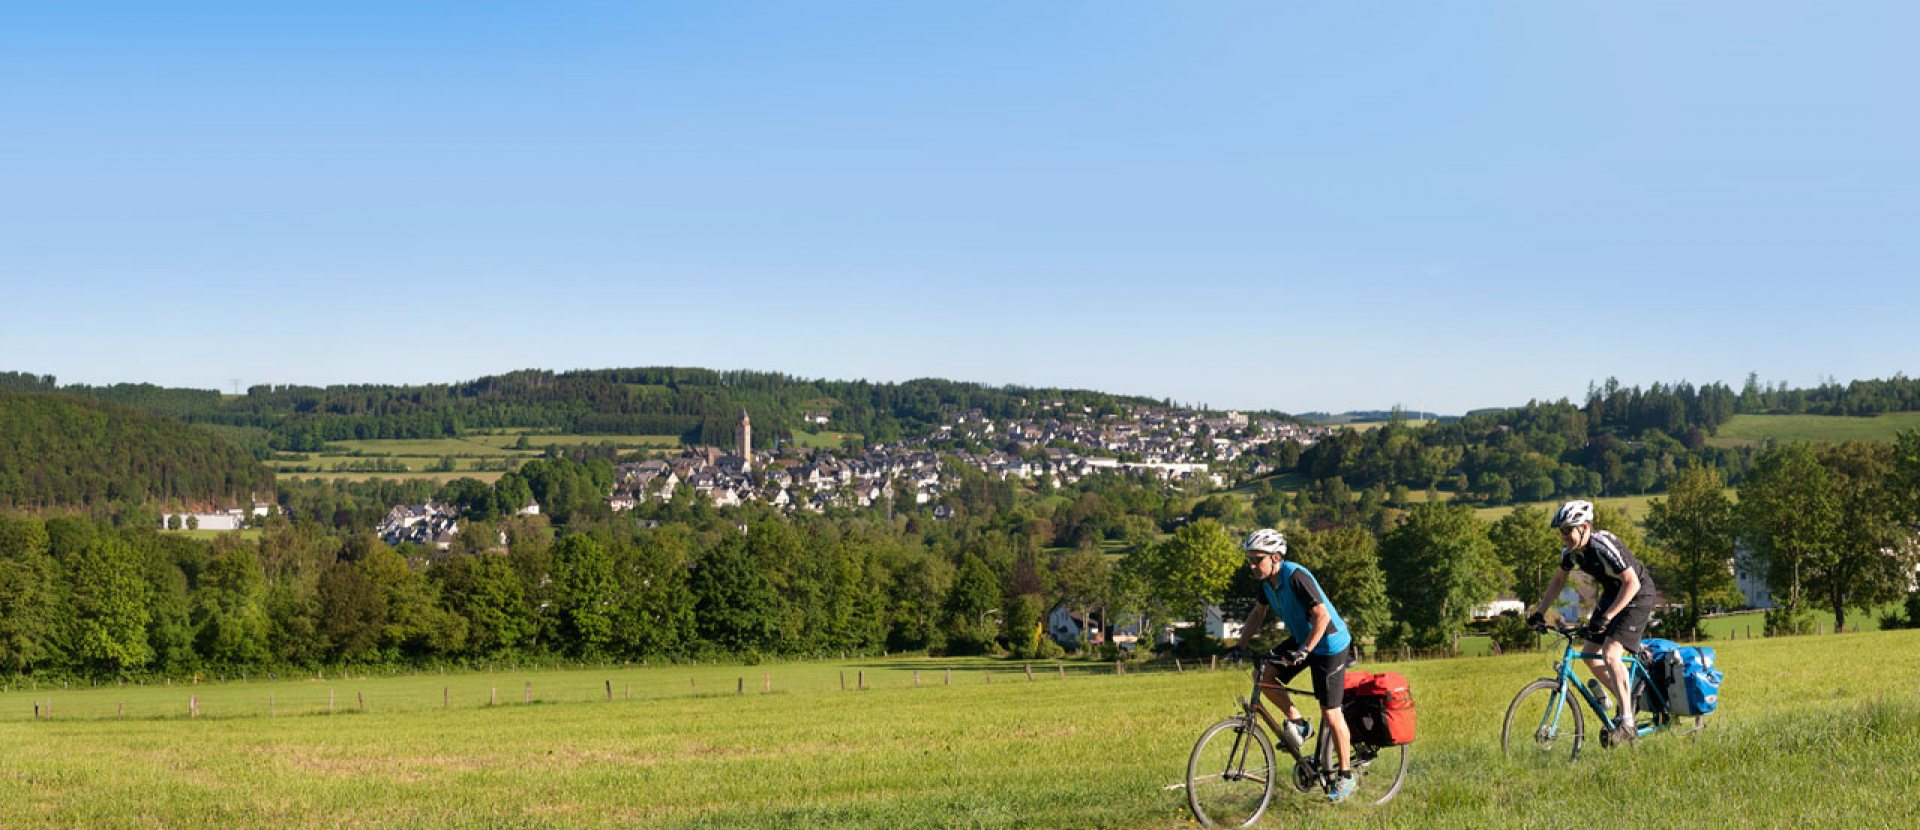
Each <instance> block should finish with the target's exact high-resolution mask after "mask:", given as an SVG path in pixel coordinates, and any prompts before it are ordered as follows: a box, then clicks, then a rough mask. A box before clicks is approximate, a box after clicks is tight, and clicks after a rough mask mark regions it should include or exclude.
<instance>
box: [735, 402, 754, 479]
mask: <svg viewBox="0 0 1920 830" xmlns="http://www.w3.org/2000/svg"><path fill="white" fill-rule="evenodd" d="M733 443H734V446H735V447H736V448H737V449H736V450H735V451H736V452H738V453H740V470H741V472H747V471H750V470H752V469H753V421H752V419H750V418H748V417H747V410H746V409H745V408H742V409H741V410H740V426H738V427H735V428H734V430H733Z"/></svg>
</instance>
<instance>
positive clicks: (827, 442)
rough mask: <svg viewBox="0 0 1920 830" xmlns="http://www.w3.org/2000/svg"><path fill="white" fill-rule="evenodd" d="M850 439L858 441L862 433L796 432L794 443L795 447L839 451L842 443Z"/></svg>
mask: <svg viewBox="0 0 1920 830" xmlns="http://www.w3.org/2000/svg"><path fill="white" fill-rule="evenodd" d="M848 438H853V439H856V440H858V439H859V438H860V433H857V432H796V433H794V434H793V443H794V446H797V447H806V448H809V449H828V450H837V449H840V444H841V442H842V441H845V440H846V439H848Z"/></svg>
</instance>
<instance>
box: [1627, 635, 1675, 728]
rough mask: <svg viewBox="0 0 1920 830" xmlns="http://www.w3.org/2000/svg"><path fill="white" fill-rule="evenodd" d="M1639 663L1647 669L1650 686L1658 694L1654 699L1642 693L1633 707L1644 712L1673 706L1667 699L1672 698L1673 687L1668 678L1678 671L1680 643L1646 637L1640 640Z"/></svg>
mask: <svg viewBox="0 0 1920 830" xmlns="http://www.w3.org/2000/svg"><path fill="white" fill-rule="evenodd" d="M1640 665H1641V666H1643V667H1645V668H1646V670H1647V677H1648V678H1650V679H1652V681H1653V682H1652V684H1651V685H1652V686H1653V687H1654V688H1655V689H1658V690H1659V692H1660V694H1659V697H1658V699H1657V700H1656V699H1655V698H1654V697H1653V696H1652V695H1651V694H1647V693H1643V694H1642V697H1641V699H1640V700H1637V701H1635V702H1634V708H1635V709H1637V710H1640V711H1644V712H1652V711H1661V710H1668V709H1671V708H1673V707H1671V706H1669V705H1667V701H1669V700H1673V687H1672V685H1670V683H1669V682H1668V679H1669V678H1671V677H1674V676H1675V675H1677V674H1678V673H1679V672H1680V644H1679V643H1676V642H1674V641H1672V640H1662V639H1660V638H1658V637H1648V638H1646V639H1643V640H1641V641H1640Z"/></svg>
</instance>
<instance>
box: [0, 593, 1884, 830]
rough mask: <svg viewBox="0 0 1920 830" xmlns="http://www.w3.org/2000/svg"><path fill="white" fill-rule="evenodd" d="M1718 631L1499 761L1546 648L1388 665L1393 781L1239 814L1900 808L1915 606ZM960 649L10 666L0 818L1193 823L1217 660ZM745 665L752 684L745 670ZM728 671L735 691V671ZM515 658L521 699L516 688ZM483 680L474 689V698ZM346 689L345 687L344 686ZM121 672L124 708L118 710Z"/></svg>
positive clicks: (1314, 821) (1689, 819) (1397, 822)
mask: <svg viewBox="0 0 1920 830" xmlns="http://www.w3.org/2000/svg"><path fill="white" fill-rule="evenodd" d="M1717 647H1718V649H1719V661H1720V665H1721V667H1722V668H1723V669H1724V670H1725V671H1726V672H1727V673H1728V675H1729V679H1728V681H1727V685H1726V686H1725V687H1724V688H1723V690H1722V693H1723V694H1722V711H1721V714H1719V715H1716V716H1715V718H1714V720H1713V724H1712V726H1711V728H1710V729H1709V730H1708V731H1707V732H1706V733H1705V734H1704V735H1702V736H1700V737H1699V738H1697V739H1689V738H1684V737H1681V736H1678V735H1656V736H1653V737H1651V738H1649V739H1646V740H1644V741H1642V742H1641V743H1640V745H1639V746H1637V747H1634V748H1631V749H1621V750H1612V751H1603V750H1600V749H1599V748H1597V747H1591V748H1590V749H1589V751H1588V752H1587V754H1586V755H1585V756H1584V757H1583V758H1582V759H1581V761H1579V762H1578V763H1577V764H1573V765H1555V766H1552V767H1549V768H1546V769H1533V768H1527V767H1522V766H1518V765H1514V764H1511V763H1509V762H1507V761H1506V760H1504V759H1503V757H1502V755H1501V754H1500V752H1499V747H1498V742H1499V730H1500V720H1501V717H1502V715H1503V714H1504V711H1505V706H1506V704H1507V702H1508V700H1509V699H1510V698H1511V697H1512V695H1513V693H1514V692H1515V691H1516V690H1518V689H1519V688H1520V686H1521V685H1523V684H1524V683H1526V682H1527V681H1528V680H1530V679H1532V678H1534V677H1536V676H1539V675H1541V674H1544V673H1545V672H1546V671H1547V670H1548V668H1549V663H1550V658H1549V657H1546V656H1543V655H1539V654H1530V655H1508V656H1504V657H1491V658H1461V659H1455V660H1444V661H1430V662H1415V663H1407V664H1398V665H1395V666H1394V669H1395V670H1397V671H1401V672H1402V673H1404V674H1406V675H1407V676H1408V677H1409V678H1410V680H1411V681H1412V684H1413V688H1414V693H1415V697H1416V700H1417V702H1418V705H1419V711H1420V739H1419V741H1418V743H1416V744H1415V747H1414V752H1413V768H1412V772H1411V774H1410V778H1409V781H1408V784H1407V786H1406V789H1405V790H1404V791H1403V792H1402V793H1401V795H1400V796H1399V798H1397V799H1396V800H1395V801H1394V802H1393V803H1391V804H1389V805H1387V806H1385V807H1381V808H1362V807H1347V806H1341V807H1334V806H1329V805H1326V804H1324V803H1319V802H1316V801H1315V800H1313V799H1310V798H1307V797H1304V796H1295V795H1291V794H1288V793H1284V792H1283V793H1282V794H1281V795H1279V796H1277V797H1276V801H1275V804H1274V806H1273V808H1272V810H1271V811H1270V812H1269V814H1268V817H1267V818H1266V819H1264V820H1263V822H1262V825H1261V826H1266V827H1289V826H1299V825H1307V826H1315V827H1329V826H1330V827H1369V828H1375V827H1388V828H1393V827H1407V828H1496V827H1497V828H1548V827H1552V828H1562V827H1566V826H1585V825H1587V824H1591V823H1593V822H1596V821H1605V822H1608V823H1619V824H1624V825H1625V826H1638V825H1641V824H1656V825H1662V826H1674V825H1677V826H1734V827H1765V828H1774V827H1778V828H1804V827H1910V826H1914V825H1915V823H1916V821H1920V805H1916V800H1915V799H1914V797H1913V795H1914V786H1915V785H1914V772H1913V770H1914V768H1915V767H1916V765H1920V631H1898V632H1882V633H1866V634H1847V635H1830V636H1827V637H1819V638H1794V639H1778V640H1765V639H1763V640H1751V641H1746V640H1743V641H1738V642H1726V643H1720V644H1717ZM1836 656H1840V657H1842V658H1843V659H1842V660H1841V661H1839V662H1838V663H1836V661H1835V660H1834V657H1836ZM987 665H989V664H988V663H985V662H983V661H978V660H938V659H924V658H894V659H883V660H869V661H849V662H845V663H825V664H776V665H772V666H765V667H729V666H706V667H697V668H696V667H683V666H679V667H653V668H618V669H604V670H603V669H583V670H574V671H566V672H551V671H549V672H534V673H518V672H499V673H485V672H479V673H469V674H461V675H452V676H447V677H444V678H443V677H441V676H438V675H433V676H420V677H403V678H376V679H367V680H351V681H348V680H324V681H322V680H313V679H302V680H288V681H277V682H261V681H258V680H256V681H253V682H247V683H222V684H211V685H202V686H198V687H191V688H183V687H180V686H174V687H172V688H160V689H154V688H145V689H121V688H112V689H93V690H85V691H76V690H66V691H57V692H50V691H48V690H45V689H42V690H38V691H37V692H28V691H21V690H19V689H17V688H16V689H14V690H12V691H8V692H4V693H0V757H4V758H5V759H6V760H5V762H4V763H3V764H0V825H4V826H5V827H8V828H22V827H90V828H93V827H220V828H227V827H264V826H271V827H275V828H321V827H327V828H331V827H372V826H379V827H456V828H467V827H509V828H519V827H527V828H531V827H542V828H544V827H623V828H624V827H649V828H656V827H657V828H696V827H698V828H723V827H724V828H736V827H764V828H781V830H788V829H789V828H797V827H885V828H889V830H896V829H897V828H921V827H925V828H951V827H976V828H999V827H1034V828H1057V827H1073V828H1082V827H1111V828H1169V827H1184V826H1191V825H1189V824H1187V822H1186V818H1187V816H1186V811H1185V805H1184V800H1183V798H1182V796H1181V793H1180V792H1179V791H1178V790H1177V789H1176V790H1168V789H1165V787H1166V786H1167V785H1169V784H1175V783H1177V782H1178V781H1179V780H1180V778H1181V775H1182V771H1183V768H1184V763H1185V759H1186V755H1187V751H1188V749H1189V748H1190V747H1191V744H1192V742H1193V739H1194V738H1195V737H1196V736H1197V735H1198V734H1199V732H1200V730H1201V729H1203V728H1204V727H1205V726H1206V725H1207V724H1209V723H1212V722H1213V721H1214V720H1216V719H1218V718H1219V717H1221V716H1223V715H1225V714H1227V713H1228V712H1229V710H1230V709H1231V708H1232V699H1233V698H1234V696H1235V695H1237V694H1240V693H1241V692H1242V691H1243V687H1244V685H1245V683H1246V678H1245V676H1244V675H1243V674H1241V673H1239V672H1236V671H1226V670H1222V671H1218V672H1205V671H1197V670H1194V668H1193V667H1188V671H1186V672H1184V673H1179V674H1176V673H1173V672H1171V671H1155V672H1140V671H1135V672H1133V673H1129V674H1127V675H1126V676H1112V675H1111V674H1108V673H1105V672H1109V671H1110V667H1106V666H1092V665H1089V664H1079V665H1078V666H1076V668H1079V669H1081V671H1080V672H1078V673H1074V674H1071V675H1070V676H1069V677H1067V678H1066V679H1061V678H1060V677H1059V676H1058V674H1057V673H1056V672H1055V671H1054V670H1053V669H1052V667H1051V666H1050V665H1041V666H1036V676H1035V679H1034V680H1033V681H1031V682H1029V681H1027V680H1026V678H1025V676H1024V675H1023V674H1021V673H1020V672H1019V671H1018V668H1019V667H1018V665H1009V664H1006V663H992V664H990V665H991V666H992V667H993V668H994V669H995V670H996V673H995V674H994V675H993V679H992V682H991V683H989V682H987V681H986V679H985V677H984V676H983V675H982V674H981V671H982V668H983V666H987ZM1836 665H1839V666H1840V667H1842V668H1844V669H1845V670H1842V671H1836V670H1835V667H1836ZM947 669H952V670H953V672H954V673H953V684H952V685H951V686H948V685H944V684H943V682H942V681H943V680H944V677H945V675H944V671H945V670H947ZM916 670H917V671H919V672H920V680H921V686H920V687H918V688H915V687H914V686H913V682H912V681H913V675H912V672H914V671H916ZM842 671H845V672H846V676H847V683H848V685H849V686H852V685H854V684H855V683H856V673H857V672H862V671H864V672H865V673H866V683H867V685H868V687H869V688H868V689H867V690H866V691H844V692H843V691H840V690H839V687H838V678H839V673H840V672H842ZM1096 671H1097V672H1099V673H1096ZM766 674H771V675H772V677H773V683H774V690H773V692H772V693H764V692H762V691H760V689H761V688H762V686H761V684H762V683H763V682H764V677H765V675H766ZM741 677H744V678H746V683H747V693H746V694H744V695H736V694H734V689H735V684H736V680H737V678H741ZM609 680H611V681H612V683H613V689H614V697H615V699H614V700H613V701H611V702H609V701H607V700H606V699H605V698H606V693H605V690H606V685H605V683H606V682H607V681H609ZM528 682H531V683H532V684H533V689H534V695H535V702H534V703H532V704H526V703H522V702H521V700H522V699H523V695H524V688H525V687H524V685H523V684H525V683H528ZM628 684H631V686H632V699H628V698H627V697H626V695H627V687H628ZM494 688H497V689H498V693H499V696H500V704H499V705H496V706H487V705H486V697H487V694H488V690H489V689H494ZM443 689H444V690H446V691H447V693H448V694H449V695H450V701H451V703H452V706H451V708H448V709H444V710H443V709H442V708H441V705H442V697H441V696H442V692H443ZM329 690H332V691H334V693H335V695H336V714H333V715H327V714H325V700H326V697H325V696H326V694H327V692H328V691H329ZM189 693H197V694H199V695H200V696H201V709H202V713H203V716H202V717H200V718H199V719H188V718H186V717H185V711H186V697H187V695H188V694H189ZM359 693H365V695H366V697H367V708H368V711H366V712H364V713H362V712H358V711H353V712H348V711H345V710H347V709H351V708H353V707H354V706H355V705H356V704H357V697H356V695H357V694H359ZM270 694H271V695H274V696H275V699H276V703H275V706H276V712H275V715H276V716H275V717H271V718H269V717H267V716H266V698H267V696H268V695H270ZM35 700H39V701H41V702H43V703H44V702H47V701H51V702H52V705H53V717H52V718H51V719H47V720H34V719H32V717H31V713H32V703H33V701H35ZM122 700H124V701H126V703H127V717H126V719H125V720H116V719H114V718H113V717H112V715H113V714H114V713H115V712H116V707H117V704H118V702H119V701H122Z"/></svg>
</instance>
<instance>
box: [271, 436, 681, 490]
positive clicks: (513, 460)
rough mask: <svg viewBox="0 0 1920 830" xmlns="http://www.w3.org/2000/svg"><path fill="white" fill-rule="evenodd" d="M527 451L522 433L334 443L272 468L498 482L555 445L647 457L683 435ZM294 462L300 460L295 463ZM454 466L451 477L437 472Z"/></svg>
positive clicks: (544, 439)
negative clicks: (602, 447) (603, 446)
mask: <svg viewBox="0 0 1920 830" xmlns="http://www.w3.org/2000/svg"><path fill="white" fill-rule="evenodd" d="M525 437H526V440H527V446H528V448H527V449H514V448H513V447H514V445H515V444H516V443H518V442H519V441H520V439H521V433H520V432H518V431H511V432H494V433H480V434H474V435H467V436H462V437H459V438H432V439H405V438H396V439H373V440H364V441H333V442H330V443H329V444H328V445H327V446H328V451H327V452H318V453H288V454H284V456H283V458H279V459H274V460H271V461H268V462H267V465H268V466H270V467H272V468H273V470H274V472H275V473H276V474H278V475H282V476H287V477H292V478H326V479H333V478H346V479H353V480H356V481H360V480H367V479H376V478H377V479H394V480H413V479H426V480H432V481H440V482H446V481H451V480H453V479H456V478H476V479H479V480H481V481H486V482H492V481H494V480H496V479H498V478H500V475H501V474H502V473H504V472H506V470H507V469H508V468H512V467H518V466H519V465H520V463H521V462H524V461H526V460H527V459H530V458H538V457H540V455H541V454H542V453H543V452H544V451H545V449H546V447H547V446H549V445H557V446H561V447H572V446H578V445H581V444H600V443H607V442H610V443H612V444H613V445H614V446H615V447H616V448H617V449H619V450H620V451H621V452H635V451H646V452H652V453H655V454H659V453H663V452H667V451H670V450H673V449H675V448H677V447H679V446H680V437H679V436H677V435H539V434H527V435H526V436H525ZM293 456H298V458H294V457H293ZM448 460H451V461H452V466H453V469H452V470H451V471H435V470H434V468H435V467H437V466H440V465H443V464H445V463H446V462H447V461H448ZM377 464H387V465H404V466H405V467H406V469H405V470H393V469H389V470H377V469H374V465H377Z"/></svg>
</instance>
